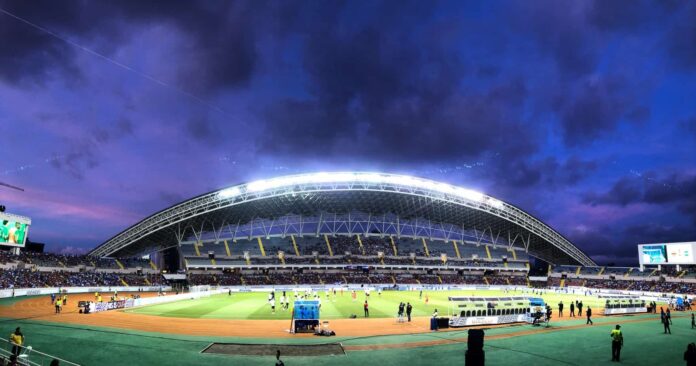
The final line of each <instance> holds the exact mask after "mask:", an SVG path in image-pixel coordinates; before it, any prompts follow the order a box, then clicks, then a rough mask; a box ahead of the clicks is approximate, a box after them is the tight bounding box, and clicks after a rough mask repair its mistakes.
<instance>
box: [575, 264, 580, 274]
mask: <svg viewBox="0 0 696 366" xmlns="http://www.w3.org/2000/svg"><path fill="white" fill-rule="evenodd" d="M580 269H582V266H578V269H576V270H575V275H576V276H577V275H579V274H580Z"/></svg>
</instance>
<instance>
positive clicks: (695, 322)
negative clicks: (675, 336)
mask: <svg viewBox="0 0 696 366" xmlns="http://www.w3.org/2000/svg"><path fill="white" fill-rule="evenodd" d="M694 328H696V318H694V313H691V329H694Z"/></svg>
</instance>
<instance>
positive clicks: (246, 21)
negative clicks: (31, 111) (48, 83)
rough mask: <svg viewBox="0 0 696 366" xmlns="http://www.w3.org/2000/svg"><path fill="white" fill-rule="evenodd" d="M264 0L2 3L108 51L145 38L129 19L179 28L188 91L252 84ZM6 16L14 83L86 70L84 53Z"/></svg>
mask: <svg viewBox="0 0 696 366" xmlns="http://www.w3.org/2000/svg"><path fill="white" fill-rule="evenodd" d="M257 4H260V3H256V2H234V3H231V2H205V3H198V2H196V3H192V2H187V1H168V2H166V4H165V3H158V2H149V1H125V2H119V3H91V2H90V3H83V2H61V3H58V2H55V1H32V2H26V1H7V2H3V3H1V4H0V5H1V6H2V7H3V8H5V9H6V10H8V11H9V12H11V13H13V14H15V15H17V16H19V17H21V18H23V19H26V20H27V21H29V22H32V23H34V24H37V25H38V26H40V27H43V28H46V29H48V30H49V31H52V32H56V33H58V34H59V35H60V36H61V37H64V38H66V39H69V40H71V41H75V42H77V43H79V44H82V45H84V46H87V47H92V48H93V49H95V50H96V51H98V52H100V53H102V54H106V55H107V56H111V55H113V53H114V52H115V51H116V50H117V48H118V47H117V45H119V44H120V43H122V42H125V41H126V40H127V39H129V38H132V37H137V36H138V35H137V34H132V33H131V31H130V29H132V28H129V27H127V26H125V24H130V25H136V26H149V25H153V24H165V25H172V26H174V27H176V28H177V29H179V30H180V31H181V32H183V34H184V35H185V36H187V37H191V41H189V42H187V44H186V46H185V48H183V49H182V52H185V53H186V54H187V55H189V60H188V61H189V62H188V63H185V64H181V65H179V66H180V67H179V69H178V80H177V81H178V84H179V85H180V86H181V87H182V88H183V89H185V90H187V91H189V92H195V93H208V92H213V91H217V90H219V89H220V88H223V87H236V86H241V85H245V84H246V83H247V82H248V81H249V79H250V78H251V75H252V74H253V71H254V67H255V63H256V50H255V46H254V43H255V41H256V39H255V36H256V34H255V32H256V29H257V28H258V27H255V26H254V25H255V20H258V19H257V18H256V17H255V16H254V15H255V12H254V11H255V10H263V9H261V8H262V6H261V5H257ZM0 17H1V18H0V19H1V20H2V21H0V37H1V38H2V39H6V40H9V39H11V40H12V42H6V43H5V45H4V46H3V47H0V79H4V80H5V81H9V82H13V83H14V82H18V81H21V80H24V79H29V80H32V81H35V82H42V81H44V79H46V78H47V77H51V76H53V75H51V74H50V71H51V70H58V71H60V72H69V73H71V74H73V76H75V75H77V74H79V70H77V68H76V66H75V63H74V57H75V55H76V53H77V52H83V51H81V50H79V49H77V48H76V47H74V46H72V45H69V44H68V43H66V42H64V41H62V40H59V39H57V38H55V37H53V36H51V35H49V34H47V33H45V32H42V31H40V30H38V29H36V28H33V27H31V26H29V25H28V24H25V23H23V22H21V21H19V20H17V19H13V18H11V17H9V16H8V15H6V14H0ZM153 46H154V45H153ZM113 67H115V66H113ZM140 71H144V72H146V73H147V71H148V70H140ZM123 72H125V71H123Z"/></svg>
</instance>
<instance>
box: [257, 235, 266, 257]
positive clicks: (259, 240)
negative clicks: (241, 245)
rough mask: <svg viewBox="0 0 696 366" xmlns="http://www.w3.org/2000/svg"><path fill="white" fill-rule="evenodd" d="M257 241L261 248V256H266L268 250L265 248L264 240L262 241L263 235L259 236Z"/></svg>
mask: <svg viewBox="0 0 696 366" xmlns="http://www.w3.org/2000/svg"><path fill="white" fill-rule="evenodd" d="M256 241H258V242H259V249H260V250H261V256H262V257H265V256H266V250H264V249H263V242H262V241H261V237H260V236H259V237H257V238H256Z"/></svg>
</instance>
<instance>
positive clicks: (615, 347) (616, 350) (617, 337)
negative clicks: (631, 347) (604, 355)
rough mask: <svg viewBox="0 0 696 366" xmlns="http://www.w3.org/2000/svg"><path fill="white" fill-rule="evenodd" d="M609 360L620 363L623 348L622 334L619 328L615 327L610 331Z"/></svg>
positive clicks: (618, 326)
mask: <svg viewBox="0 0 696 366" xmlns="http://www.w3.org/2000/svg"><path fill="white" fill-rule="evenodd" d="M610 336H611V360H612V361H616V362H620V361H621V347H623V334H622V333H621V326H620V325H618V324H617V325H616V329H614V330H612V331H611V334H610Z"/></svg>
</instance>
